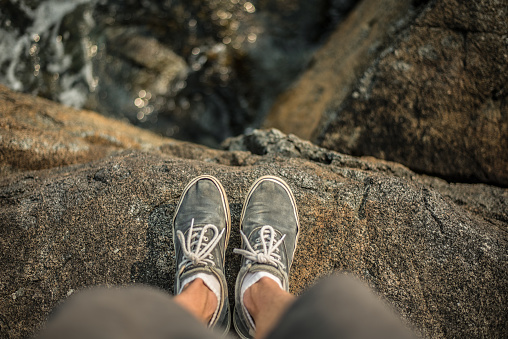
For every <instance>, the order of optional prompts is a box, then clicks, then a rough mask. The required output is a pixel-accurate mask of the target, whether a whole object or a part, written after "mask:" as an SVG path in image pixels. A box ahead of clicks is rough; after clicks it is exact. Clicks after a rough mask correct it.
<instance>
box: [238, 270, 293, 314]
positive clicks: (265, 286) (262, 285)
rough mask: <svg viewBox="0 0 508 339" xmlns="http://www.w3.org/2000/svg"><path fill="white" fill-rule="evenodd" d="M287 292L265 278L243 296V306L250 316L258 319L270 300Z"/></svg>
mask: <svg viewBox="0 0 508 339" xmlns="http://www.w3.org/2000/svg"><path fill="white" fill-rule="evenodd" d="M281 292H285V291H283V290H282V289H281V288H280V286H279V285H278V284H277V283H276V282H275V281H273V280H272V279H270V278H267V277H263V278H261V279H259V280H258V281H257V282H256V283H254V284H253V285H252V286H250V287H249V288H248V289H247V290H246V291H245V293H244V295H243V304H244V305H245V308H246V309H247V311H248V312H249V314H250V315H251V316H252V317H253V318H254V319H256V318H257V315H258V314H259V313H260V311H261V309H262V308H263V306H264V305H266V304H267V302H268V299H270V298H271V297H272V296H274V295H276V294H278V293H281Z"/></svg>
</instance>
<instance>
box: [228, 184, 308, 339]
mask: <svg viewBox="0 0 508 339" xmlns="http://www.w3.org/2000/svg"><path fill="white" fill-rule="evenodd" d="M298 231H299V222H298V211H297V209H296V201H295V198H294V196H293V193H291V189H290V188H289V186H288V185H287V184H286V183H285V182H284V181H283V180H282V179H280V178H277V177H274V176H265V177H261V178H259V179H258V180H256V182H255V183H254V184H253V185H252V187H251V188H250V190H249V193H248V194H247V198H246V199H245V202H244V205H243V210H242V216H241V218H240V232H241V235H242V248H241V249H235V250H234V252H235V253H238V254H241V255H242V256H243V258H242V266H241V268H240V272H239V273H238V277H237V279H236V286H235V311H234V313H233V324H234V326H235V329H236V332H237V333H238V335H239V336H240V337H241V338H253V337H254V335H255V328H254V326H252V323H251V317H250V315H249V314H248V312H247V310H246V309H245V307H244V306H242V303H241V302H240V298H241V286H242V283H243V281H244V279H245V276H246V275H247V273H255V272H259V271H264V272H268V273H271V274H273V275H274V276H276V277H278V278H280V280H281V281H282V287H283V288H284V289H285V290H286V291H289V279H288V275H289V268H290V267H291V263H292V262H293V255H294V253H295V249H296V244H297V241H298Z"/></svg>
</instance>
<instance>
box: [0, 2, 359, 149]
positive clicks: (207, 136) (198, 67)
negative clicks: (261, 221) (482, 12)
mask: <svg viewBox="0 0 508 339" xmlns="http://www.w3.org/2000/svg"><path fill="white" fill-rule="evenodd" d="M356 2H357V1H356V0H334V1H329V0H319V1H312V2H309V1H305V0H290V1H289V0H277V1H272V0H271V1H247V0H238V1H236V0H235V1H229V0H206V1H182V0H173V1H145V0H129V1H123V0H122V1H119V0H107V1H95V0H68V1H65V4H62V2H61V1H60V0H43V1H36V2H34V1H30V0H20V1H14V0H5V1H3V3H2V4H3V7H5V8H6V10H5V11H2V12H1V13H0V49H2V50H3V53H2V54H1V55H0V83H2V84H5V85H7V86H9V87H11V88H14V89H16V90H21V91H25V92H30V93H32V94H38V95H41V96H43V97H46V98H49V99H52V100H55V101H59V102H62V103H65V104H67V105H72V106H74V107H77V108H86V109H91V110H94V111H98V112H100V113H102V114H105V115H108V116H115V117H120V118H125V117H126V118H128V119H129V120H130V121H131V122H132V123H133V124H136V125H139V126H141V127H144V128H147V129H151V130H153V131H156V132H158V133H160V134H163V135H166V136H170V137H175V138H179V139H183V140H189V141H194V142H199V143H203V144H206V145H209V146H219V144H220V142H221V141H223V140H224V139H225V138H227V137H230V136H233V135H238V134H241V133H243V132H244V131H245V130H246V129H249V128H252V127H258V126H259V125H260V124H261V122H262V120H263V119H264V116H265V115H266V113H267V111H268V109H269V107H270V105H271V103H272V101H273V99H274V98H275V96H276V95H277V93H279V92H281V91H282V90H284V89H285V88H286V87H287V86H288V85H289V84H290V83H291V82H292V81H293V79H295V77H296V76H297V75H298V74H299V73H300V72H301V70H302V69H303V68H304V67H305V65H306V64H307V63H308V62H309V59H310V58H311V55H312V53H313V51H314V50H315V49H316V48H317V47H318V46H319V45H320V44H321V42H322V41H323V39H324V37H325V36H326V35H327V34H328V33H329V32H330V31H331V30H332V29H333V27H334V26H335V24H336V23H337V22H339V21H341V20H342V19H343V17H344V16H345V15H346V14H347V13H348V12H349V10H350V9H351V8H352V7H353V6H354V5H355V4H356ZM155 59H157V61H155ZM154 61H155V63H156V64H157V65H154V64H153V63H154ZM161 67H162V69H161Z"/></svg>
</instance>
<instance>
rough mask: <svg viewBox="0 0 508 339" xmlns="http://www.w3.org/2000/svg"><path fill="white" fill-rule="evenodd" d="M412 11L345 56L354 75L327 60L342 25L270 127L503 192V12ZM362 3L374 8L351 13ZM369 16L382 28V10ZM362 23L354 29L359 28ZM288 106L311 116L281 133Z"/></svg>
mask: <svg viewBox="0 0 508 339" xmlns="http://www.w3.org/2000/svg"><path fill="white" fill-rule="evenodd" d="M416 3H417V4H419V6H418V7H417V8H415V10H413V13H414V14H415V15H416V16H414V15H413V16H411V15H408V16H406V21H404V20H403V21H397V20H396V18H394V21H392V23H391V25H387V26H384V27H382V26H380V29H385V30H386V33H385V35H386V36H387V37H388V39H387V40H384V41H380V40H375V39H374V40H372V41H369V40H368V39H367V40H364V41H366V43H367V46H363V45H361V44H360V45H359V47H358V48H356V49H353V51H355V52H357V53H358V55H355V57H358V58H359V59H361V60H368V62H367V63H364V64H363V65H360V66H362V67H356V68H355V67H349V65H350V64H349V63H348V62H349V61H348V60H349V59H347V58H346V59H342V58H341V59H339V58H337V59H333V57H330V55H332V56H333V54H331V53H332V52H333V51H334V49H333V48H334V46H341V45H342V42H344V41H346V39H347V37H348V36H349V35H348V32H349V31H348V26H347V25H343V26H340V27H339V28H338V30H337V31H336V33H335V34H334V36H333V38H332V39H331V40H330V42H329V43H328V45H327V46H326V47H325V48H323V50H322V51H321V52H320V53H318V54H317V59H316V63H315V65H314V67H312V68H311V69H310V70H309V71H308V72H307V74H306V75H304V76H302V78H301V80H300V81H299V83H298V85H297V86H296V87H295V89H293V90H292V91H290V92H288V93H287V94H285V95H284V96H283V97H282V99H281V100H279V105H278V106H276V108H275V109H276V112H275V113H273V114H274V116H277V115H279V116H280V124H277V123H273V125H274V126H280V127H281V129H282V130H283V131H290V132H294V133H297V134H298V133H300V132H299V131H300V127H301V130H302V131H303V132H302V134H300V135H302V136H303V137H307V138H311V139H312V140H314V141H316V142H317V143H319V144H320V145H322V146H324V147H326V148H330V149H335V150H337V151H339V152H343V153H348V154H352V155H372V156H375V157H377V158H382V159H387V160H392V161H396V162H399V163H402V164H405V165H407V166H409V167H410V168H411V169H413V170H415V171H418V172H421V173H427V174H433V175H437V176H440V177H442V178H445V179H448V180H451V181H463V182H485V183H493V184H496V185H501V186H506V185H507V184H508V177H507V171H506V168H508V153H507V152H506V149H507V148H508V115H507V110H506V109H507V92H506V83H507V80H508V78H507V75H508V68H507V67H508V66H507V65H508V59H507V58H508V50H507V44H506V34H507V33H508V26H507V22H506V20H503V19H500V16H502V15H503V13H504V11H505V10H504V9H505V8H506V4H505V3H504V4H503V2H499V1H479V2H467V4H466V3H465V2H464V3H460V4H459V2H457V1H448V0H438V1H431V2H428V3H427V2H416ZM367 4H373V2H369V1H365V2H363V3H362V5H361V6H359V7H358V9H357V11H360V10H361V9H362V8H363V6H366V5H367ZM374 13H377V14H372V15H373V16H374V17H375V19H376V20H374V21H370V22H371V23H377V22H383V21H382V17H384V15H383V14H384V12H383V7H382V6H380V7H379V9H377V10H376V11H374ZM409 13H411V11H410V12H409ZM354 17H355V13H353V14H352V16H351V18H354ZM407 18H410V20H407ZM365 19H366V20H364V21H362V20H360V21H359V23H357V24H355V27H362V26H361V24H360V23H362V22H363V24H364V25H367V24H368V23H369V21H368V19H369V17H365ZM379 20H381V21H379ZM359 25H360V26H359ZM365 27H368V26H365ZM394 27H395V28H394ZM369 32H371V31H370V30H368V29H367V30H366V33H365V34H366V35H367V36H369ZM358 34H359V33H358ZM370 34H374V33H370ZM358 36H360V35H358ZM380 42H381V44H380ZM335 48H337V47H335ZM371 51H374V52H375V56H372V55H371V54H369V53H370V52H371ZM327 53H328V54H327ZM329 79H336V80H330V81H329ZM337 79H340V80H337ZM342 79H346V80H345V81H344V80H342ZM348 79H349V80H348ZM337 85H340V86H337ZM295 106H297V107H303V109H302V111H303V112H312V114H310V118H308V120H305V119H304V120H302V122H303V123H296V122H295V123H291V121H292V120H291V119H288V120H287V121H288V122H289V126H295V127H289V126H288V127H287V128H286V127H283V126H287V125H285V121H286V120H285V117H286V116H291V108H292V107H295ZM295 111H296V112H298V110H295ZM277 112H279V113H277ZM299 115H301V114H299ZM297 116H298V115H297ZM274 119H275V118H274ZM275 120H276V119H275ZM275 120H272V121H275ZM295 120H296V117H295ZM293 129H294V130H293Z"/></svg>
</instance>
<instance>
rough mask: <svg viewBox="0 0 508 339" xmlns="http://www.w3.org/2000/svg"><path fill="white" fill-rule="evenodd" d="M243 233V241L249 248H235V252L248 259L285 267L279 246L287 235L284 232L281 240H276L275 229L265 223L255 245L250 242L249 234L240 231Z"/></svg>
mask: <svg viewBox="0 0 508 339" xmlns="http://www.w3.org/2000/svg"><path fill="white" fill-rule="evenodd" d="M240 234H241V235H242V238H243V241H244V243H245V244H247V249H246V250H244V249H239V248H235V249H234V250H233V252H234V253H237V254H241V255H243V256H244V257H245V258H246V259H247V260H250V261H252V262H257V263H260V264H271V265H273V266H278V267H280V268H282V269H284V268H285V267H284V264H282V262H281V256H280V255H279V254H278V253H279V252H280V250H279V246H280V244H282V241H283V240H284V238H285V237H286V235H285V234H284V235H283V236H282V237H281V238H280V239H279V241H275V235H276V233H275V230H274V229H273V227H272V226H270V225H265V226H263V227H261V230H260V232H259V236H258V238H256V240H255V241H256V243H255V244H254V247H252V246H251V244H250V243H249V239H248V238H247V236H246V235H245V234H244V233H243V232H242V231H240Z"/></svg>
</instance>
